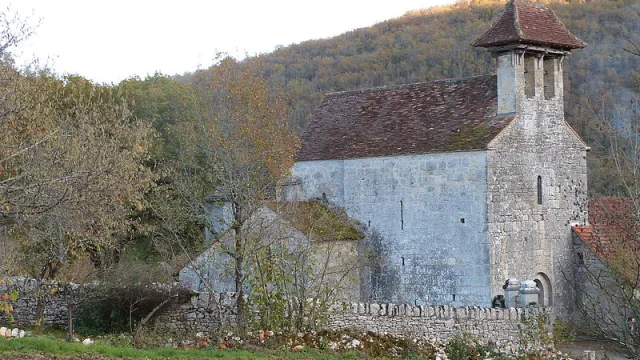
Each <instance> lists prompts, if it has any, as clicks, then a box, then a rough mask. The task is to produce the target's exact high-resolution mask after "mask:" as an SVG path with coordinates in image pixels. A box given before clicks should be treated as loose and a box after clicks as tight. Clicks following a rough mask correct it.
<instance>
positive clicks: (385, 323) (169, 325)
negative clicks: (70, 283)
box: [0, 280, 551, 344]
mask: <svg viewBox="0 0 640 360" xmlns="http://www.w3.org/2000/svg"><path fill="white" fill-rule="evenodd" d="M14 286H18V287H19V288H20V297H19V299H18V300H17V301H16V302H14V304H13V306H14V308H15V312H14V317H15V323H14V324H13V325H12V326H25V325H26V326H31V325H33V324H34V320H35V312H36V306H37V300H36V295H37V289H38V288H37V286H36V282H35V281H30V280H21V281H18V282H15V281H14ZM76 286H77V285H76ZM0 290H1V289H0ZM40 291H41V293H46V296H45V325H46V326H57V327H61V328H64V327H66V326H67V320H68V319H67V296H66V294H65V286H63V285H61V284H56V283H47V284H44V285H42V286H41V287H40ZM81 293H82V292H81V291H75V292H74V294H75V295H76V298H75V301H74V302H75V303H76V304H80V303H81V302H82V298H81V295H79V294H81ZM235 301H236V300H235V294H234V293H220V294H210V293H199V294H196V295H193V296H192V297H191V298H190V300H189V301H187V302H186V303H182V304H173V305H170V306H168V307H167V308H165V309H164V310H163V311H161V312H160V313H159V315H157V316H156V318H155V319H154V320H153V322H152V324H151V325H150V326H149V329H148V330H149V331H151V332H153V333H155V334H158V335H162V336H167V337H175V338H180V337H183V338H187V337H191V336H195V334H196V333H198V332H202V333H204V334H205V335H208V336H211V337H217V336H218V335H220V334H221V332H222V331H224V332H226V331H228V330H232V329H233V328H234V325H235V321H236V312H235ZM80 306H81V304H80ZM550 315H551V309H550V308H526V309H514V308H510V309H501V308H495V309H491V308H480V307H457V308H453V307H449V306H415V305H406V304H401V305H398V304H367V303H351V304H341V305H339V306H334V307H333V308H332V309H331V310H329V313H328V314H327V324H326V329H328V330H341V329H356V330H360V331H363V332H369V331H370V332H374V333H378V334H390V335H396V336H404V337H411V338H439V339H447V338H449V337H451V336H452V335H454V334H456V333H460V332H466V333H470V334H474V335H476V336H478V337H480V338H482V339H484V340H487V341H489V340H491V341H494V342H496V343H498V344H512V343H516V344H517V343H519V342H520V337H521V336H522V333H523V331H524V332H526V331H530V330H531V327H532V326H533V327H537V326H539V323H538V321H537V320H538V319H541V318H542V317H544V318H543V319H545V322H544V323H542V324H543V325H546V326H548V325H549V324H550V321H551V319H550ZM534 330H535V329H534ZM543 331H546V330H543Z"/></svg>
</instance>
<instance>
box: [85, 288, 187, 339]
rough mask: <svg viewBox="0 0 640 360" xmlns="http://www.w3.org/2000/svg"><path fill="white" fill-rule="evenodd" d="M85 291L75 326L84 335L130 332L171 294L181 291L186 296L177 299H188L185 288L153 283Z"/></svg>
mask: <svg viewBox="0 0 640 360" xmlns="http://www.w3.org/2000/svg"><path fill="white" fill-rule="evenodd" d="M85 291H86V292H85V295H84V296H83V301H82V302H81V303H80V304H78V306H77V308H76V312H75V326H74V328H75V330H76V332H78V333H80V334H84V335H105V334H121V333H131V332H132V331H133V329H134V328H135V326H136V325H137V324H138V323H139V322H140V320H142V319H143V318H144V317H145V316H147V314H149V313H150V312H151V311H152V310H153V308H155V307H156V306H157V305H158V304H160V303H162V302H163V301H164V300H166V299H167V298H168V297H169V296H170V294H172V293H175V292H176V291H178V292H180V294H181V295H183V296H182V297H179V298H177V299H176V300H178V301H179V299H182V300H184V299H186V298H187V297H186V296H185V295H187V292H186V291H185V290H182V289H173V288H169V287H160V286H151V285H130V286H123V287H119V286H113V285H98V286H92V287H90V288H87V289H86V290H85Z"/></svg>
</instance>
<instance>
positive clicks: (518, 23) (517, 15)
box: [510, 0, 526, 38]
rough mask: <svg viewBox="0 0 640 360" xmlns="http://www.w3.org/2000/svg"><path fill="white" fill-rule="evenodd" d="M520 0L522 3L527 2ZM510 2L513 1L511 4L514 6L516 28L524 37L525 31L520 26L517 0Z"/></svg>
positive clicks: (514, 24)
mask: <svg viewBox="0 0 640 360" xmlns="http://www.w3.org/2000/svg"><path fill="white" fill-rule="evenodd" d="M518 2H519V3H521V4H526V3H525V2H523V1H518ZM510 3H511V4H510V5H511V6H513V27H514V28H515V29H516V33H517V34H518V36H519V37H520V38H522V37H523V36H524V33H523V32H522V29H521V28H520V10H519V9H518V6H517V5H516V0H511V1H510Z"/></svg>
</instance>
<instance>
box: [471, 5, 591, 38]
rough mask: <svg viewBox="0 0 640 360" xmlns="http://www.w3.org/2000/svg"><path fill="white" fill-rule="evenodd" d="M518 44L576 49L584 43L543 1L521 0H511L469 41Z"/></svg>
mask: <svg viewBox="0 0 640 360" xmlns="http://www.w3.org/2000/svg"><path fill="white" fill-rule="evenodd" d="M520 44H521V45H538V46H546V47H551V48H556V49H562V50H571V49H579V48H583V47H585V46H586V45H587V44H586V43H585V42H584V41H582V40H580V39H578V37H576V36H575V35H573V34H572V33H571V32H570V31H569V30H567V28H566V27H565V26H564V25H563V24H562V23H561V22H560V19H558V17H557V16H556V14H555V13H554V12H553V10H551V9H550V8H548V7H547V6H546V5H543V4H533V3H528V2H525V1H522V0H510V1H509V2H508V3H507V5H506V6H505V8H504V10H503V11H502V14H501V15H500V18H499V19H498V20H497V21H496V22H495V23H494V24H493V26H492V27H491V28H490V29H489V31H487V32H486V33H484V35H482V36H481V37H479V38H478V39H477V40H476V41H474V42H473V43H472V44H471V45H473V46H480V47H486V48H492V47H498V46H508V45H520Z"/></svg>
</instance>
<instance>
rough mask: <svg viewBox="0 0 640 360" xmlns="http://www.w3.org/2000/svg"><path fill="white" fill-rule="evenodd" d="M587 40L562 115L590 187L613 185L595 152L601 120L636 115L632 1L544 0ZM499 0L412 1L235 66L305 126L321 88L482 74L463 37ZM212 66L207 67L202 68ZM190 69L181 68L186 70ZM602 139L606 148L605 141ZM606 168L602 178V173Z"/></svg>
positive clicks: (636, 33)
mask: <svg viewBox="0 0 640 360" xmlns="http://www.w3.org/2000/svg"><path fill="white" fill-rule="evenodd" d="M543 2H545V3H547V4H549V5H550V6H551V8H552V9H553V10H554V11H555V12H556V14H557V15H558V17H559V18H560V19H561V21H562V22H563V23H564V24H565V25H566V26H567V28H569V29H570V30H571V31H572V32H573V33H574V34H576V35H577V36H578V37H579V38H581V39H582V40H584V41H586V42H587V44H588V46H587V47H586V48H585V49H583V50H578V51H575V52H574V53H573V54H572V55H571V56H570V57H569V58H568V59H567V61H566V62H565V63H564V64H565V67H564V69H565V72H564V73H565V103H566V109H565V110H566V118H567V121H568V122H569V124H571V125H572V126H573V127H574V129H576V131H578V133H579V134H580V135H582V136H583V138H584V139H585V140H586V141H587V143H588V144H589V145H590V146H591V147H592V148H593V150H594V153H598V155H596V156H591V159H590V161H591V162H592V164H591V170H592V176H591V179H590V182H591V184H590V185H591V189H592V192H595V193H607V194H612V192H615V186H610V185H608V184H607V183H608V182H610V180H611V179H608V178H607V177H606V176H604V173H606V171H604V172H603V174H597V172H598V169H599V168H601V167H605V168H606V167H608V166H611V165H610V164H607V162H606V161H604V163H603V162H602V159H599V158H598V156H599V153H602V152H604V151H605V150H606V149H605V148H606V146H607V145H606V143H607V142H608V140H607V139H606V138H605V137H603V132H602V130H603V129H602V124H601V121H606V122H607V123H613V124H614V125H615V127H617V128H620V127H622V126H623V125H624V124H626V123H627V122H629V121H630V118H631V117H633V116H637V115H636V114H634V113H633V112H632V111H630V110H631V109H632V102H634V101H636V100H637V99H638V93H640V57H638V56H633V55H632V54H630V53H628V52H625V50H624V49H625V48H630V46H631V44H630V42H629V39H631V40H632V41H635V42H636V44H637V43H639V42H640V15H639V12H640V4H639V3H638V2H637V1H633V0H624V1H618V0H594V1H558V0H553V1H543ZM503 6H504V1H502V0H470V1H458V2H457V3H456V4H454V5H450V6H443V7H435V8H429V9H424V10H416V11H412V12H409V13H407V14H405V15H404V16H402V17H399V18H396V19H391V20H388V21H384V22H382V23H379V24H376V25H374V26H372V27H368V28H362V29H357V30H353V31H350V32H348V33H345V34H342V35H340V36H336V37H334V38H330V39H323V40H311V41H306V42H303V43H301V44H297V45H292V46H288V47H283V48H279V49H277V50H276V51H274V52H273V53H268V54H263V55H259V56H256V57H252V58H248V59H246V60H244V61H242V62H240V63H239V65H240V66H255V65H256V64H260V65H261V66H262V67H263V76H264V77H265V79H267V80H268V82H269V84H270V85H271V86H272V87H273V88H277V89H280V90H282V91H284V93H285V94H286V95H287V96H288V99H289V105H290V107H291V109H292V112H291V119H290V122H291V125H292V127H293V128H294V129H296V131H297V132H298V133H300V134H301V133H303V132H304V129H305V127H306V125H307V123H308V122H309V119H310V115H311V113H312V112H313V110H314V109H315V108H316V107H317V106H318V104H319V103H320V101H321V100H322V98H323V94H325V93H327V92H334V91H343V90H353V89H360V88H368V87H378V86H388V85H397V84H405V83H413V82H425V81H432V80H436V79H444V78H458V77H466V76H473V75H482V74H488V73H492V72H494V71H495V64H494V60H493V59H492V58H491V55H490V54H489V53H487V51H486V50H485V49H481V48H480V49H479V48H473V47H471V46H470V45H469V44H470V43H471V42H472V41H473V40H475V39H476V38H477V37H479V36H480V35H482V34H483V33H484V32H485V31H486V30H487V29H489V27H490V26H491V24H492V22H493V21H494V20H495V19H496V17H497V15H498V14H499V12H500V11H501V9H502V8H503ZM206 71H211V70H205V72H206ZM187 78H189V76H187ZM603 146H604V148H603ZM603 176H604V177H603Z"/></svg>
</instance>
